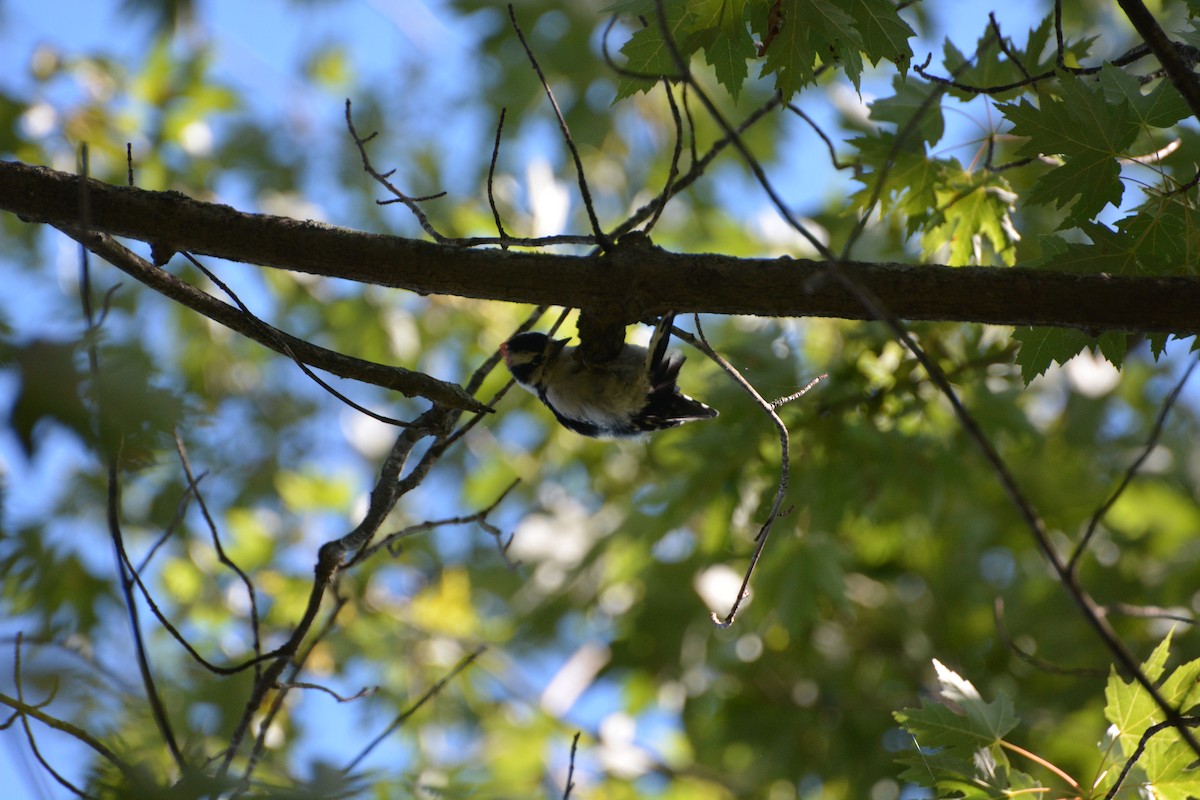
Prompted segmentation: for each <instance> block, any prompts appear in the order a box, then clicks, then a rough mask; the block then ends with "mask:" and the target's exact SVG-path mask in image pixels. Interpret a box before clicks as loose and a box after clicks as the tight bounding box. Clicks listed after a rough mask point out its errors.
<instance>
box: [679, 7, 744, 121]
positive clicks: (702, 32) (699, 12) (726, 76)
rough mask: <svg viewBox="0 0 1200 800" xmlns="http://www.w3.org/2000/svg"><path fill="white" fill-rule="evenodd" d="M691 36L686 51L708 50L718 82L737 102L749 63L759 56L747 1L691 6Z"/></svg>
mask: <svg viewBox="0 0 1200 800" xmlns="http://www.w3.org/2000/svg"><path fill="white" fill-rule="evenodd" d="M688 25H689V26H690V27H691V33H690V35H689V36H688V39H687V41H686V43H685V46H684V50H685V51H688V52H692V51H695V50H698V49H703V50H704V59H705V61H707V62H708V63H709V64H711V65H712V67H713V70H714V72H715V73H716V76H717V81H718V82H719V83H720V84H721V85H722V86H724V87H725V88H726V90H727V91H728V92H729V94H730V96H731V97H733V99H734V100H735V101H736V100H737V98H738V94H739V93H740V92H741V89H742V84H743V83H744V82H745V80H746V76H747V74H748V73H749V68H748V67H747V65H746V62H747V60H748V59H750V58H753V57H754V56H755V55H756V50H755V47H754V40H753V39H752V38H751V37H750V30H749V28H747V27H746V0H701V2H698V3H694V4H691V5H689V6H688Z"/></svg>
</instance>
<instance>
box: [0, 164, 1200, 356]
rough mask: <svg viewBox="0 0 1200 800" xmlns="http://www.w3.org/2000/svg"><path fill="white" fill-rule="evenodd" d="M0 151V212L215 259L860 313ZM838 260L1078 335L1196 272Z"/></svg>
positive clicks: (627, 257)
mask: <svg viewBox="0 0 1200 800" xmlns="http://www.w3.org/2000/svg"><path fill="white" fill-rule="evenodd" d="M86 186H87V189H86V193H87V194H86V196H87V199H86V208H87V211H86V216H87V218H86V220H84V219H82V218H81V212H80V209H81V207H84V205H85V203H84V201H83V200H82V198H83V194H82V186H81V179H80V178H79V177H78V176H76V175H72V174H69V173H63V172H57V171H54V170H50V169H45V168H42V167H33V166H28V165H25V164H20V163H14V162H5V161H0V209H3V210H6V211H9V212H12V213H15V214H17V215H18V216H20V217H21V218H22V219H24V220H27V221H30V222H40V223H49V224H52V225H60V226H67V227H75V228H79V227H86V228H87V229H88V230H91V231H95V232H100V233H106V234H110V235H113V236H121V237H127V238H132V239H138V240H141V241H144V242H150V243H152V244H154V245H155V246H156V247H157V248H160V249H162V250H166V251H170V250H187V251H189V252H191V253H195V254H199V255H208V256H216V257H219V258H224V259H228V260H231V261H240V262H245V263H249V264H258V265H261V266H267V267H275V268H279V269H288V270H296V271H299V272H307V273H312V274H316V275H325V276H328V277H335V278H345V279H348V280H354V281H361V282H364V283H373V284H378V285H381V286H391V287H395V288H399V289H406V290H409V291H413V292H418V293H421V294H451V295H458V296H461V297H473V298H479V299H483V300H500V301H507V302H514V303H531V304H545V305H559V306H571V307H575V308H582V309H585V310H589V311H594V312H597V313H599V314H602V315H603V316H604V317H606V318H609V319H616V318H619V319H623V320H626V321H632V320H635V319H639V318H644V317H647V316H649V315H652V314H658V313H662V312H664V311H667V310H674V311H676V312H678V313H681V314H682V313H690V312H702V313H712V314H753V315H757V316H769V317H804V316H820V317H841V318H845V319H868V318H870V314H869V313H868V312H867V311H866V310H865V309H864V308H863V305H862V303H861V301H860V300H859V298H858V296H857V295H856V294H855V293H854V292H853V291H851V290H850V289H848V288H847V287H846V286H845V285H844V283H843V282H839V281H837V280H835V279H834V278H833V276H832V275H831V273H830V270H829V265H828V264H826V263H824V262H818V261H806V260H795V259H790V258H778V259H743V258H734V257H732V256H725V255H718V254H680V253H669V252H667V251H665V250H661V249H659V248H657V247H651V246H644V245H642V246H632V245H630V246H624V247H617V248H616V250H615V251H614V252H612V253H608V254H605V255H600V256H591V257H585V256H565V255H552V254H547V253H532V252H518V251H514V250H500V249H482V248H476V249H465V248H456V247H451V246H445V245H437V244H432V243H429V242H424V241H416V240H412V239H404V238H400V237H395V236H381V235H378V234H371V233H364V232H361V231H354V230H350V229H347V228H338V227H333V226H330V225H325V224H321V223H316V222H309V221H299V220H293V219H288V218H284V217H273V216H268V215H263V214H247V213H243V212H240V211H237V210H235V209H233V208H230V207H228V206H223V205H216V204H211V203H203V202H199V201H197V200H193V199H191V198H189V197H186V196H185V195H182V194H180V193H178V192H151V191H147V190H144V189H137V188H128V187H117V186H111V185H108V184H104V183H100V182H98V181H95V180H89V181H87V184H86ZM840 269H841V270H842V271H843V272H844V274H846V275H847V276H849V277H850V278H851V279H852V280H853V281H854V282H856V283H857V284H858V285H859V286H861V287H863V288H864V289H865V290H867V291H869V292H870V293H872V294H873V295H875V296H876V297H878V298H880V299H881V300H882V302H883V303H884V304H885V305H886V307H887V308H888V309H889V310H890V311H891V313H892V314H894V315H895V316H896V317H898V318H901V319H908V320H944V321H957V322H982V323H991V324H998V325H1048V326H1060V327H1070V328H1081V329H1084V330H1087V331H1090V332H1099V331H1103V330H1124V331H1131V332H1160V331H1167V332H1172V333H1178V334H1190V333H1196V332H1198V331H1200V278H1195V277H1169V278H1161V277H1135V276H1116V275H1096V274H1073V273H1061V272H1051V271H1041V270H1029V269H1020V268H1016V269H1006V268H990V267H988V268H965V267H957V268H952V267H945V266H939V265H933V264H921V265H906V264H865V263H855V262H851V263H845V264H842V265H840Z"/></svg>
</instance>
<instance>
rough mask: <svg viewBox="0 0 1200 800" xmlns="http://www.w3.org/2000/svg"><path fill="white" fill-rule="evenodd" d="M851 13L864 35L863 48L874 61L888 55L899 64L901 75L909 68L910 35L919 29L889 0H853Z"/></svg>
mask: <svg viewBox="0 0 1200 800" xmlns="http://www.w3.org/2000/svg"><path fill="white" fill-rule="evenodd" d="M849 7H850V15H851V16H852V17H854V23H855V25H856V27H857V28H858V31H859V33H860V34H861V36H862V43H863V52H865V53H866V54H867V58H869V59H870V61H871V63H872V64H878V63H879V62H880V61H881V60H883V59H887V60H888V61H891V62H892V63H894V64H896V65H897V66H898V67H899V68H900V76H901V77H903V76H904V74H905V73H906V72H907V71H908V64H909V61H911V60H912V54H913V51H912V47H911V46H910V45H909V39H911V38H913V37H914V36H916V32H915V31H914V30H913V29H912V26H910V25H909V24H908V23H907V22H905V21H904V20H903V19H902V18H901V17H900V14H899V13H897V11H896V5H895V3H892V2H890V0H852V2H851V3H850V4H849Z"/></svg>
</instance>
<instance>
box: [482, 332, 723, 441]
mask: <svg viewBox="0 0 1200 800" xmlns="http://www.w3.org/2000/svg"><path fill="white" fill-rule="evenodd" d="M674 317H675V315H674V314H673V313H667V314H664V315H663V317H662V319H661V320H660V321H659V323H658V325H657V327H656V328H655V332H654V336H653V338H652V339H651V341H650V346H649V348H646V347H642V346H641V345H636V344H625V345H623V346H622V348H621V350H620V352H619V353H618V354H617V356H616V358H614V359H612V360H610V361H605V362H604V363H601V364H589V363H587V362H586V361H584V359H583V358H582V357H581V354H580V352H579V348H577V347H567V343H568V342H569V341H570V340H569V339H551V338H550V337H549V336H547V335H546V334H544V333H537V332H529V333H519V334H517V335H516V336H513V337H512V338H511V339H509V340H508V341H507V342H504V343H503V344H502V345H500V353H501V355H503V356H504V363H505V364H506V365H507V366H508V371H509V372H511V373H512V376H513V380H515V381H516V382H517V383H518V384H519V385H520V386H521V387H523V388H524V389H526V390H528V391H529V392H531V393H533V394H535V395H537V396H538V399H540V400H541V401H542V402H543V403H545V404H546V407H547V408H549V409H550V411H551V412H553V414H554V416H555V418H556V419H557V420H558V421H559V422H560V423H561V424H562V426H563V427H565V428H567V429H568V430H572V431H574V432H575V433H579V434H582V435H584V436H592V437H595V438H598V439H626V438H633V437H637V436H641V435H643V434H646V433H650V432H651V431H657V430H662V429H665V428H674V427H677V426H679V425H682V424H684V423H685V422H693V421H695V420H701V419H711V418H713V417H715V416H717V410H716V409H714V408H712V407H710V406H707V405H705V404H704V403H701V402H700V401H699V400H693V399H692V398H691V397H688V396H687V395H686V394H684V393H683V392H681V391H679V387H678V386H676V385H675V381H676V379H677V378H678V377H679V369H680V367H682V366H683V362H684V360H685V357H684V356H683V355H682V354H681V353H678V352H675V351H672V352H670V353H668V352H667V343H668V341H669V340H670V336H671V325H672V323H673V321H674Z"/></svg>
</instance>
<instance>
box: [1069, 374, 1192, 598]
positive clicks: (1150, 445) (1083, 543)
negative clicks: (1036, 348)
mask: <svg viewBox="0 0 1200 800" xmlns="http://www.w3.org/2000/svg"><path fill="white" fill-rule="evenodd" d="M1197 363H1200V362H1197V361H1193V362H1192V363H1191V364H1189V365H1188V368H1187V369H1186V370H1185V371H1184V373H1183V377H1181V378H1180V379H1179V382H1178V383H1176V384H1175V388H1174V389H1172V390H1171V392H1170V394H1168V395H1167V397H1166V399H1165V400H1163V404H1162V408H1161V409H1159V412H1158V418H1157V419H1155V421H1154V427H1153V428H1152V429H1151V431H1150V438H1148V439H1147V440H1146V445H1145V447H1143V448H1142V452H1141V454H1140V455H1139V456H1138V457H1137V458H1136V459H1134V461H1133V463H1132V464H1130V465H1129V468H1128V469H1127V470H1125V475H1124V477H1122V478H1121V482H1120V483H1119V484H1117V488H1116V489H1115V490H1114V491H1113V493H1112V494H1111V495H1110V496H1109V498H1108V500H1106V501H1105V502H1104V503H1103V504H1102V505H1101V506H1100V507H1099V508H1097V509H1096V513H1094V514H1092V519H1091V521H1090V522H1088V526H1087V530H1085V531H1084V533H1083V537H1082V538H1081V539H1080V540H1079V544H1077V545H1076V546H1075V551H1074V552H1073V553H1071V558H1070V559H1069V560H1068V561H1067V572H1069V573H1070V574H1071V575H1076V574H1077V573H1078V571H1079V559H1080V558H1082V557H1083V554H1084V551H1086V550H1087V547H1088V545H1089V544H1090V543H1091V541H1092V537H1093V536H1094V535H1095V533H1096V529H1097V528H1098V527H1099V526H1100V522H1101V520H1103V519H1104V517H1105V515H1106V514H1108V512H1109V510H1110V509H1112V507H1113V506H1114V505H1115V504H1116V502H1117V500H1119V499H1120V497H1121V495H1122V494H1124V493H1125V490H1126V489H1127V488H1128V487H1129V484H1130V483H1132V482H1133V478H1134V476H1135V475H1137V472H1138V470H1139V469H1141V468H1142V464H1144V463H1146V459H1147V458H1149V457H1150V454H1151V453H1152V452H1154V448H1155V447H1157V446H1158V439H1159V437H1160V436H1161V435H1162V431H1163V427H1164V426H1165V425H1166V422H1167V415H1168V414H1170V413H1171V409H1172V408H1173V407H1174V406H1175V401H1176V400H1178V399H1179V394H1180V393H1181V392H1182V391H1183V387H1184V386H1185V385H1186V384H1187V382H1188V378H1190V377H1192V372H1193V371H1194V370H1195V369H1196V364H1197Z"/></svg>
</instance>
